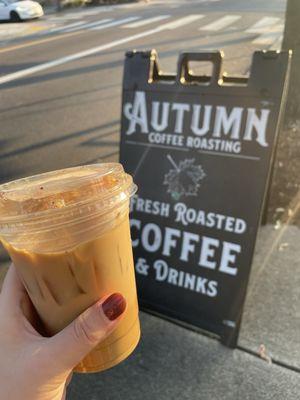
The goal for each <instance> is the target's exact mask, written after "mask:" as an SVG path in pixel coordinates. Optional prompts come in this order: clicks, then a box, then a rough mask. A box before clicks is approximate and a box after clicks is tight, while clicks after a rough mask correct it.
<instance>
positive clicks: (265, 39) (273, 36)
mask: <svg viewBox="0 0 300 400" xmlns="http://www.w3.org/2000/svg"><path fill="white" fill-rule="evenodd" d="M283 29H284V25H277V26H274V27H272V28H271V29H270V30H269V32H265V33H263V34H262V35H260V36H258V37H257V38H256V39H254V40H253V41H252V43H253V44H264V45H268V44H269V45H271V44H273V43H274V42H276V41H277V40H278V39H279V38H280V36H282V33H283Z"/></svg>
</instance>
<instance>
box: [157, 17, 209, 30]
mask: <svg viewBox="0 0 300 400" xmlns="http://www.w3.org/2000/svg"><path fill="white" fill-rule="evenodd" d="M201 18H204V15H201V14H193V15H188V16H187V17H183V18H179V19H177V20H175V21H173V22H169V23H167V24H164V25H162V26H161V28H163V29H176V28H179V27H181V26H184V25H187V24H189V23H190V22H194V21H197V20H198V19H201Z"/></svg>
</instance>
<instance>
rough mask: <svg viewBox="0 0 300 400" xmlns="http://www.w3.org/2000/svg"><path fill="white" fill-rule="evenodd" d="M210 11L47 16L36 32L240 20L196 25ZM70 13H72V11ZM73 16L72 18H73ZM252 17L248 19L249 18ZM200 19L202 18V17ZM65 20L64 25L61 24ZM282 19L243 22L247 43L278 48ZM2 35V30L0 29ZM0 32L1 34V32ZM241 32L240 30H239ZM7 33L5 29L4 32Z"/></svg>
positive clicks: (222, 25) (216, 26)
mask: <svg viewBox="0 0 300 400" xmlns="http://www.w3.org/2000/svg"><path fill="white" fill-rule="evenodd" d="M96 13H97V14H98V10H87V11H85V12H84V11H82V12H77V13H74V14H76V15H78V16H79V15H81V17H83V15H84V14H90V15H93V14H96ZM210 15H211V14H189V15H184V16H181V17H178V16H177V17H175V16H174V15H154V16H151V17H150V16H148V17H142V16H130V17H126V18H125V17H124V18H121V17H119V18H102V19H97V18H96V20H95V19H94V20H81V21H74V20H73V21H72V20H67V19H64V18H65V17H63V16H61V17H59V22H57V23H53V22H52V20H50V19H48V20H47V19H45V20H44V24H46V25H47V26H46V27H45V28H43V30H42V31H41V30H40V31H39V32H36V33H35V34H36V35H38V36H41V35H47V34H56V33H57V34H60V33H68V32H75V31H82V30H91V31H97V30H104V29H109V28H112V27H118V28H122V29H123V28H126V29H135V28H142V27H144V26H148V25H151V24H153V28H159V31H160V32H163V31H166V30H175V29H180V28H181V27H183V26H188V27H189V29H191V30H200V31H201V32H202V31H204V32H205V31H208V32H210V31H218V32H219V31H220V32H221V31H222V30H223V29H226V28H227V27H228V26H230V25H232V24H234V23H235V22H237V21H239V20H242V19H241V18H242V17H241V15H237V14H235V15H226V16H223V17H221V18H219V17H216V18H215V20H210V21H209V23H204V25H202V26H200V27H199V23H198V24H197V21H199V20H202V19H203V20H204V21H205V19H206V18H207V17H209V16H210ZM71 17H72V14H71ZM74 17H75V15H74ZM74 19H75V18H74ZM250 21H251V20H250ZM201 22H202V21H201ZM251 22H252V23H253V22H255V21H251ZM63 24H64V25H63ZM244 25H245V23H244ZM237 26H238V25H237ZM283 29H284V25H283V21H282V19H281V18H278V17H273V16H270V17H263V18H260V19H258V20H257V21H256V22H255V23H254V24H253V25H251V24H248V25H246V27H245V26H243V28H242V31H243V32H244V33H251V34H252V35H251V36H250V35H249V43H251V41H252V44H253V45H254V46H256V47H257V46H261V47H264V46H268V47H269V48H270V47H271V46H276V48H280V44H281V41H282V34H283ZM1 34H2V35H3V33H2V32H1ZM1 34H0V36H1ZM239 34H240V31H239ZM5 35H6V33H5Z"/></svg>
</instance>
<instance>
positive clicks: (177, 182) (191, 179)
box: [164, 155, 206, 200]
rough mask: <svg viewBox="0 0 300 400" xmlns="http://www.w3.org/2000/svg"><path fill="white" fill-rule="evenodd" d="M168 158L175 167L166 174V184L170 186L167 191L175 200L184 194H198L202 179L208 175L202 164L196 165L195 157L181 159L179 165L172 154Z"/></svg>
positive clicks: (187, 195)
mask: <svg viewBox="0 0 300 400" xmlns="http://www.w3.org/2000/svg"><path fill="white" fill-rule="evenodd" d="M167 158H168V160H169V161H170V163H171V164H172V165H173V167H174V169H171V170H170V171H169V172H168V173H167V174H166V175H165V179H164V185H166V186H168V189H167V192H168V193H170V194H171V196H172V197H173V198H174V199H175V200H179V199H180V198H181V197H182V196H186V197H189V196H197V194H198V189H199V187H200V181H201V180H202V179H204V178H205V176H206V174H205V172H204V170H203V168H202V166H201V165H195V159H194V158H191V159H186V160H183V161H180V162H179V164H178V165H177V164H176V163H175V162H174V160H173V159H172V157H171V156H170V155H167Z"/></svg>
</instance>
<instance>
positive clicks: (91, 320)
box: [48, 293, 126, 372]
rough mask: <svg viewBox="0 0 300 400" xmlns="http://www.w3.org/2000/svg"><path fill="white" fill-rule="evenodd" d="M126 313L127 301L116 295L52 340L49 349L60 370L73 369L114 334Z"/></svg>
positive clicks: (86, 313)
mask: <svg viewBox="0 0 300 400" xmlns="http://www.w3.org/2000/svg"><path fill="white" fill-rule="evenodd" d="M125 309H126V300H125V298H124V297H123V296H122V295H121V294H120V293H114V294H112V295H110V296H109V297H107V298H106V299H101V300H99V301H98V302H97V303H95V304H94V305H92V306H91V307H89V308H88V309H87V310H85V311H84V312H83V313H82V314H80V315H79V317H77V318H76V319H75V320H74V321H73V322H72V323H71V324H70V325H68V326H67V327H66V328H65V329H63V330H62V331H61V332H59V333H58V334H56V335H55V336H53V337H52V338H50V339H49V340H50V341H51V344H50V343H49V346H48V349H49V351H50V352H51V357H52V358H54V359H55V361H56V366H57V368H59V366H61V367H62V368H63V370H66V369H73V368H74V367H75V365H77V364H78V363H79V362H80V361H81V360H82V359H83V358H84V357H85V356H86V355H87V354H88V353H89V352H90V351H91V350H92V349H93V348H94V347H95V346H96V345H97V344H98V343H99V342H101V341H102V340H104V339H105V338H106V337H107V336H108V335H109V334H110V333H111V332H112V330H113V329H114V328H115V327H116V326H117V325H118V323H119V320H120V319H121V318H120V317H121V315H122V314H123V313H124V311H125ZM57 372H59V371H57Z"/></svg>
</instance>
